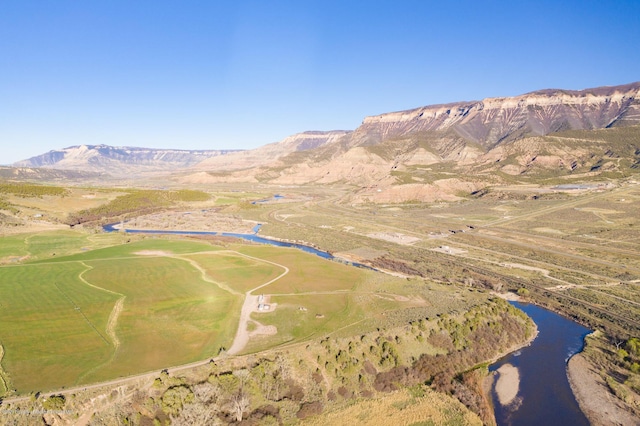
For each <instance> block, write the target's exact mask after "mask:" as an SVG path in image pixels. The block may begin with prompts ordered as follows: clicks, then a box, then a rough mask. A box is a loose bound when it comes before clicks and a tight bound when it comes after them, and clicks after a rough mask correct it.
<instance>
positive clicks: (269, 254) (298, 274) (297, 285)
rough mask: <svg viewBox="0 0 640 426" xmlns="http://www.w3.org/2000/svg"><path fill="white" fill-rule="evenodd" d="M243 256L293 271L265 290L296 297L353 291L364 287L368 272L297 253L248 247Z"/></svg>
mask: <svg viewBox="0 0 640 426" xmlns="http://www.w3.org/2000/svg"><path fill="white" fill-rule="evenodd" d="M238 251H239V252H241V253H244V254H247V255H249V256H253V257H258V258H260V259H264V260H268V261H270V262H273V263H277V264H279V265H284V266H287V267H288V268H289V273H288V274H287V275H285V276H284V277H282V278H281V279H279V280H278V281H276V282H274V283H273V284H270V285H269V287H268V288H265V290H264V291H263V292H264V293H269V294H295V293H307V292H311V291H325V292H326V291H339V290H343V291H349V290H353V289H355V288H356V287H357V285H358V284H359V283H362V282H363V281H364V279H365V277H366V275H367V274H366V271H364V270H360V269H358V268H354V267H353V266H347V265H342V264H339V263H337V262H332V261H329V260H325V259H322V258H319V257H318V256H315V255H312V254H309V253H305V252H303V251H300V250H297V249H291V248H287V249H275V248H274V247H269V246H244V247H241V248H239V249H238Z"/></svg>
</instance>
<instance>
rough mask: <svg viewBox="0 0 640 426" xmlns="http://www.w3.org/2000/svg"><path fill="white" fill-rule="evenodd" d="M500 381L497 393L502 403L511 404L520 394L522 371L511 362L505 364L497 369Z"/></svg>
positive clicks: (497, 384) (497, 385)
mask: <svg viewBox="0 0 640 426" xmlns="http://www.w3.org/2000/svg"><path fill="white" fill-rule="evenodd" d="M497 372H498V374H499V376H498V382H497V383H496V393H497V394H498V400H499V401H500V404H502V405H509V404H511V402H513V400H514V399H515V398H516V396H517V395H518V389H519V388H520V373H519V371H518V369H517V368H516V367H514V366H513V365H511V364H505V365H503V366H501V367H500V368H498V370H497Z"/></svg>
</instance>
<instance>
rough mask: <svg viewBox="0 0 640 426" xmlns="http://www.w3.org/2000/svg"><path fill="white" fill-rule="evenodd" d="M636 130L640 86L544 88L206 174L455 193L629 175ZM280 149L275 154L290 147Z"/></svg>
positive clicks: (384, 198)
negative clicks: (524, 180) (507, 182)
mask: <svg viewBox="0 0 640 426" xmlns="http://www.w3.org/2000/svg"><path fill="white" fill-rule="evenodd" d="M638 135H640V83H633V84H628V85H624V86H615V87H601V88H596V89H587V90H582V91H568V90H542V91H537V92H532V93H529V94H525V95H521V96H516V97H512V98H489V99H485V100H482V101H474V102H458V103H451V104H446V105H435V106H426V107H421V108H416V109H412V110H407V111H400V112H393V113H387V114H381V115H378V116H373V117H367V118H365V119H364V121H363V123H362V125H361V126H360V127H358V128H357V129H356V130H354V131H353V132H350V133H345V134H344V135H342V136H339V137H337V138H336V139H334V140H332V141H327V143H324V144H322V145H320V146H318V147H317V148H313V149H308V150H297V151H293V152H289V153H288V154H286V155H281V156H279V157H277V156H271V157H269V158H268V159H267V157H266V156H260V157H261V158H262V161H259V162H255V163H254V168H249V164H248V163H245V164H243V170H236V171H232V172H226V173H220V172H216V173H213V172H211V173H209V174H208V175H207V176H206V177H207V179H208V180H210V181H211V180H212V181H234V180H235V181H246V182H265V183H272V184H309V183H316V184H331V183H338V182H339V183H348V184H352V185H357V186H360V187H362V189H361V190H360V193H361V194H362V197H360V199H361V200H365V199H367V200H369V201H381V202H390V201H406V200H414V199H415V200H419V201H430V200H434V199H455V198H456V194H459V193H469V192H473V191H476V190H478V189H479V188H482V187H484V186H486V185H488V184H491V183H498V182H499V181H500V180H501V178H500V176H503V177H504V176H509V175H510V176H519V175H529V176H538V177H544V178H549V177H556V176H561V175H567V174H576V175H578V174H585V173H587V174H590V175H594V174H599V173H603V172H608V173H618V174H620V173H622V174H624V173H626V172H629V171H631V172H633V171H634V170H637V168H638V164H639V162H640V141H638ZM280 144H284V141H283V142H280ZM278 146H279V144H273V145H272V149H273V152H278V151H279V152H280V153H285V152H286V151H287V150H284V149H280V150H278V149H277V147H278ZM258 152H259V151H258V150H254V151H248V152H246V153H242V155H243V156H245V158H249V157H251V156H255V157H259V156H258V155H257V154H258ZM214 160H216V159H214ZM206 164H207V163H206V162H205V163H201V164H200V165H198V168H199V169H202V168H206V167H204V166H205V165H206ZM496 173H498V174H496ZM202 178H203V177H202V175H200V179H202ZM186 179H187V180H188V179H189V178H186ZM502 180H504V179H502Z"/></svg>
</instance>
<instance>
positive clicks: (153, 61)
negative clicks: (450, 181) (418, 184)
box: [0, 0, 640, 164]
mask: <svg viewBox="0 0 640 426" xmlns="http://www.w3.org/2000/svg"><path fill="white" fill-rule="evenodd" d="M638 46H640V1H622V0H620V1H605V0H600V1H557V0H554V1H546V0H539V1H519V2H511V1H509V2H507V1H504V2H503V1H491V0H486V1H456V2H443V1H427V0H422V1H375V0H371V1H348V0H342V1H331V0H324V1H266V0H264V1H189V0H185V1H175V0H174V1H162V0H154V1H117V0H110V1H64V0H58V1H53V0H38V1H31V0H21V1H10V0H0V146H1V150H0V164H9V163H12V162H14V161H17V160H21V159H25V158H28V157H31V156H34V155H38V154H41V153H44V152H47V151H49V150H52V149H59V148H63V147H67V146H71V145H79V144H108V145H129V146H143V147H158V148H182V149H232V148H255V147H258V146H261V145H265V144H267V143H271V142H275V141H278V140H280V139H282V138H284V137H286V136H288V135H291V134H293V133H297V132H301V131H305V130H332V129H354V128H356V127H357V126H358V125H359V124H360V123H361V121H362V119H363V118H364V117H365V116H367V115H373V114H380V113H383V112H390V111H397V110H403V109H409V108H413V107H417V106H422V105H429V104H435V103H445V102H454V101H461V100H474V99H482V98H485V97H496V96H514V95H519V94H522V93H526V92H530V91H534V90H538V89H544V88H564V89H583V88H589V87H597V86H602V85H618V84H625V83H630V82H633V81H638V80H640V48H639V47H638Z"/></svg>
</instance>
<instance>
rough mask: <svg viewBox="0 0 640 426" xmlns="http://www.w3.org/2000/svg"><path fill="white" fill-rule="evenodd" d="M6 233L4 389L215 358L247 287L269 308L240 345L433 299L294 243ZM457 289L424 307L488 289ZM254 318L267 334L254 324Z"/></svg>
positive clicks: (326, 328) (313, 331) (277, 340)
mask: <svg viewBox="0 0 640 426" xmlns="http://www.w3.org/2000/svg"><path fill="white" fill-rule="evenodd" d="M127 241H129V242H127ZM6 242H7V244H6V245H4V244H3V248H2V250H3V251H2V255H3V256H4V259H5V260H6V262H8V263H7V264H5V265H3V266H0V314H1V321H0V344H1V345H2V348H3V351H4V353H3V357H2V360H1V366H2V371H3V383H4V382H6V387H7V388H8V389H9V390H10V391H9V392H8V393H9V394H11V393H14V392H17V393H25V392H32V391H41V390H50V389H56V388H58V389H59V388H61V387H70V386H73V385H79V384H88V383H94V382H99V381H105V380H109V379H114V378H118V377H121V376H129V375H132V374H139V373H144V372H147V371H153V370H156V371H157V370H159V369H162V368H167V367H171V366H176V365H182V364H187V363H191V362H195V361H199V360H207V359H208V358H212V357H215V356H218V354H219V353H220V351H221V349H225V348H229V347H230V346H231V345H232V343H233V341H234V336H235V335H236V331H237V329H238V324H239V319H240V313H241V307H242V305H243V302H244V299H245V294H246V293H247V292H251V291H252V290H254V289H255V291H254V292H253V295H254V296H257V295H260V294H264V295H265V296H266V297H268V302H269V303H270V304H271V305H272V308H271V309H270V310H269V311H268V312H253V313H252V314H251V317H250V318H251V319H250V321H249V322H250V324H245V326H247V330H244V331H245V332H247V333H249V335H250V339H249V342H248V345H247V346H246V347H245V348H244V349H242V348H241V351H243V352H254V351H257V350H261V349H266V348H270V347H273V346H276V345H279V344H282V343H290V342H298V341H301V340H305V339H308V338H311V337H316V336H320V335H327V334H331V333H339V332H340V330H344V329H346V328H349V329H351V330H352V331H353V330H355V331H359V330H371V329H374V328H375V326H376V325H379V324H380V321H385V317H384V316H385V315H387V313H389V312H393V311H394V310H402V309H405V308H412V307H416V308H425V309H426V308H429V307H430V306H431V302H429V301H428V299H429V294H428V293H429V290H428V286H416V285H415V283H412V282H410V281H407V280H406V279H402V278H396V277H392V276H385V275H382V274H380V273H375V272H373V271H368V270H365V269H358V268H354V267H352V266H346V265H343V264H341V263H338V262H332V261H328V260H325V259H322V258H319V257H317V256H314V255H310V254H307V253H304V252H302V251H299V250H295V249H283V248H276V247H269V246H256V245H242V244H228V243H227V244H225V247H222V246H216V245H213V244H210V243H208V242H199V241H196V240H189V239H176V238H157V237H156V238H142V237H137V238H131V237H128V236H123V235H120V234H118V235H116V234H114V235H93V236H87V234H85V233H82V232H75V231H64V232H51V233H49V234H45V235H21V236H18V235H14V236H12V237H7V238H6ZM73 252H75V254H71V255H67V256H61V255H59V254H69V253H73ZM31 259H33V260H31ZM267 283H268V285H267V286H264V284H267ZM448 291H449V292H451V291H450V290H445V292H444V293H442V289H439V290H438V291H437V292H434V295H435V296H434V297H442V294H447V292H448ZM457 293H459V292H457ZM457 293H456V292H451V295H450V297H444V299H442V301H443V302H444V303H442V304H438V306H437V307H433V306H431V307H432V308H433V309H435V310H437V311H448V310H451V309H453V308H460V309H463V308H465V307H467V306H471V305H473V304H475V302H474V301H475V300H479V299H482V298H484V296H480V295H479V294H478V293H475V292H473V291H470V292H469V291H465V292H464V293H465V294H464V295H463V296H460V294H457ZM436 294H439V295H440V296H437V295H436ZM445 299H446V300H445ZM434 300H435V299H434ZM256 308H257V306H256ZM254 310H256V311H257V309H254ZM435 310H434V315H435V313H436V311H435ZM256 326H258V327H260V328H262V329H267V330H270V332H269V333H263V334H260V333H257V334H256V333H253V334H252V331H253V330H254V329H255V327H256ZM3 387H5V385H4V384H3ZM11 390H12V391H11ZM3 391H4V390H3ZM5 393H6V392H5Z"/></svg>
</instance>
